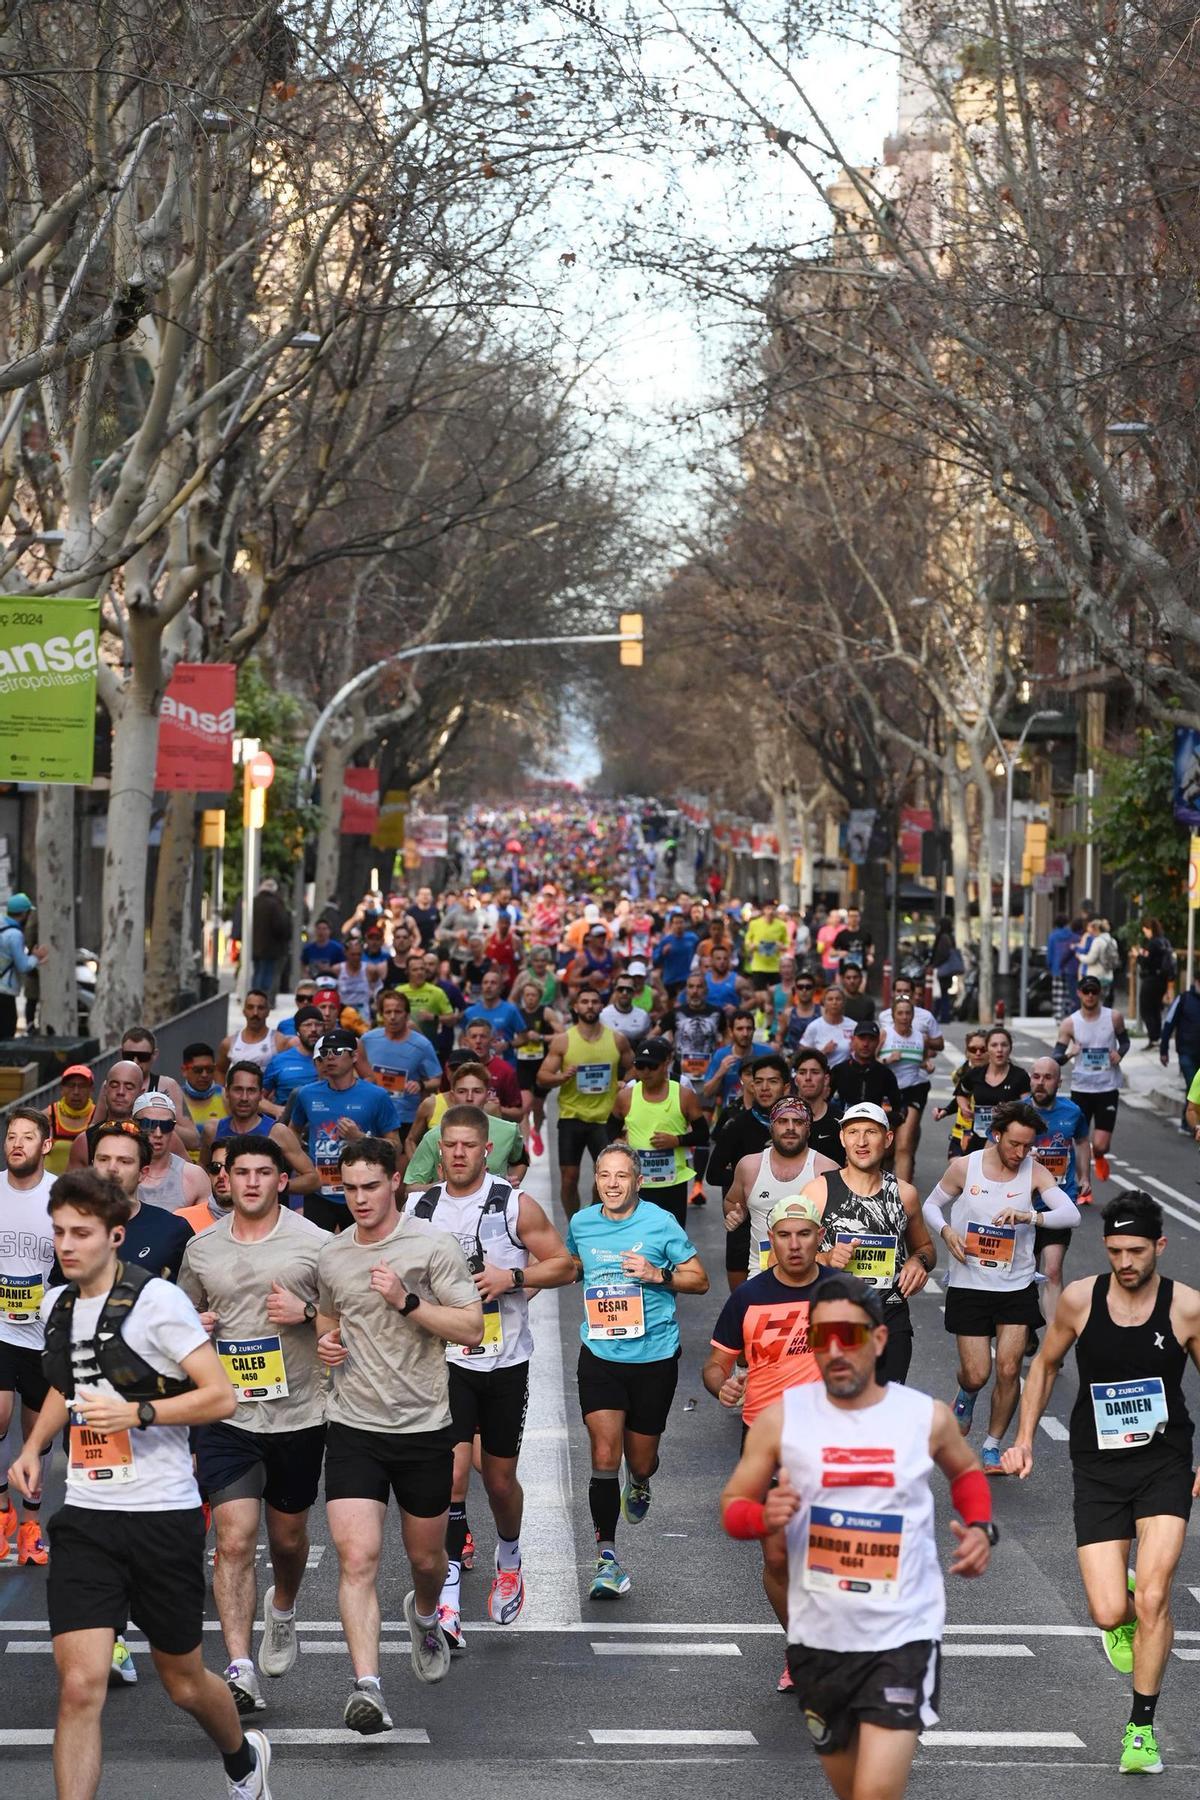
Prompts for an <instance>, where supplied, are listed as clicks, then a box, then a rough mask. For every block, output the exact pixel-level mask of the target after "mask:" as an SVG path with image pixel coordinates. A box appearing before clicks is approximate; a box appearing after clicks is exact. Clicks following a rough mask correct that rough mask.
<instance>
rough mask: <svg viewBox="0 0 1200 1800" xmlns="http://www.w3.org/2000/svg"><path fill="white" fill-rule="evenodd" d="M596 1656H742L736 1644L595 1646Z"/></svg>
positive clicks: (610, 1643) (615, 1644) (612, 1643)
mask: <svg viewBox="0 0 1200 1800" xmlns="http://www.w3.org/2000/svg"><path fill="white" fill-rule="evenodd" d="M592 1654H593V1655H595V1656H740V1655H741V1654H742V1653H741V1651H740V1650H739V1649H738V1647H737V1645H736V1644H731V1643H729V1642H728V1640H726V1641H725V1642H724V1643H720V1644H621V1643H614V1642H613V1641H612V1640H611V1639H610V1640H609V1642H608V1643H604V1644H593V1645H592Z"/></svg>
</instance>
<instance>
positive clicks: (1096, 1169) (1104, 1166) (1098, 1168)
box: [1092, 1151, 1162, 1768]
mask: <svg viewBox="0 0 1200 1800" xmlns="http://www.w3.org/2000/svg"><path fill="white" fill-rule="evenodd" d="M1092 1174H1093V1175H1094V1176H1095V1177H1096V1180H1097V1181H1107V1180H1108V1179H1109V1177H1110V1176H1111V1174H1112V1170H1111V1169H1110V1168H1109V1166H1108V1158H1107V1156H1101V1155H1100V1153H1099V1151H1097V1152H1096V1154H1095V1156H1093V1158H1092ZM1150 1738H1151V1741H1153V1738H1154V1733H1153V1732H1151V1733H1150ZM1161 1767H1162V1764H1161V1763H1160V1764H1159V1768H1161Z"/></svg>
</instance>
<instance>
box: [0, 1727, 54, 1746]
mask: <svg viewBox="0 0 1200 1800" xmlns="http://www.w3.org/2000/svg"><path fill="white" fill-rule="evenodd" d="M53 1742H54V1733H53V1732H52V1731H0V1745H2V1746H5V1747H7V1746H8V1745H11V1746H12V1747H13V1749H15V1750H33V1749H36V1748H38V1747H39V1746H41V1745H42V1744H52V1743H53Z"/></svg>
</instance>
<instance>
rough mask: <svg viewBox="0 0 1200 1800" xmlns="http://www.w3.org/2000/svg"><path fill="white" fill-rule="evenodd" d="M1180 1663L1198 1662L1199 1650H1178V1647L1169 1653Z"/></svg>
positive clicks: (1199, 1658) (1199, 1660)
mask: <svg viewBox="0 0 1200 1800" xmlns="http://www.w3.org/2000/svg"><path fill="white" fill-rule="evenodd" d="M1171 1655H1172V1656H1177V1657H1178V1658H1179V1660H1180V1662H1200V1650H1180V1649H1179V1648H1178V1646H1176V1648H1175V1649H1174V1650H1172V1652H1171Z"/></svg>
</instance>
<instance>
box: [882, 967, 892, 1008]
mask: <svg viewBox="0 0 1200 1800" xmlns="http://www.w3.org/2000/svg"><path fill="white" fill-rule="evenodd" d="M882 999H883V1004H884V1005H885V1006H890V1005H891V1004H892V964H891V958H890V957H889V958H888V959H887V960H886V961H885V962H884V965H883V995H882Z"/></svg>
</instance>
